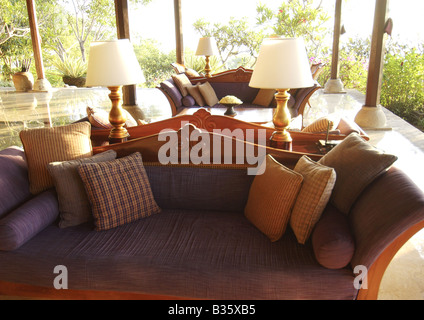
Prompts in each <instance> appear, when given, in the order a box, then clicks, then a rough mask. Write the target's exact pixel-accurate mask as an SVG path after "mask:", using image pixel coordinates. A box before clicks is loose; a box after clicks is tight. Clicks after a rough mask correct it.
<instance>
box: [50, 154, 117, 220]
mask: <svg viewBox="0 0 424 320" xmlns="http://www.w3.org/2000/svg"><path fill="white" fill-rule="evenodd" d="M115 158H116V152H115V151H114V150H108V151H106V152H102V153H99V154H96V155H94V156H92V157H88V158H83V159H77V160H70V161H63V162H52V163H50V164H49V165H48V167H47V169H48V171H49V173H50V175H51V176H52V178H53V181H54V185H55V187H56V192H57V195H58V200H59V211H60V221H59V227H61V228H66V227H71V226H76V225H78V224H81V223H84V222H87V221H92V220H93V215H92V214H91V206H90V202H89V201H88V198H87V193H86V191H85V188H84V184H83V182H82V180H81V178H80V176H79V174H78V170H77V168H78V167H79V166H80V165H81V164H83V163H97V162H102V161H109V160H113V159H115Z"/></svg>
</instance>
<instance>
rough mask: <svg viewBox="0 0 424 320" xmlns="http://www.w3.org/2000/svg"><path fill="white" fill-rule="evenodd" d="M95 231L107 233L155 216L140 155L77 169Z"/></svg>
mask: <svg viewBox="0 0 424 320" xmlns="http://www.w3.org/2000/svg"><path fill="white" fill-rule="evenodd" d="M78 173H79V174H80V176H81V179H82V181H83V183H84V186H85V189H86V191H87V196H88V199H89V201H90V204H91V209H92V213H93V216H94V225H95V230H97V231H100V230H108V229H111V228H115V227H118V226H120V225H123V224H126V223H130V222H133V221H135V220H138V219H141V218H145V217H149V216H151V215H153V214H156V213H159V212H160V208H159V206H158V205H157V203H156V201H155V199H154V197H153V193H152V190H151V187H150V182H149V179H148V177H147V173H146V170H145V169H144V166H143V161H142V158H141V154H140V153H139V152H136V153H133V154H131V155H129V156H127V157H124V158H119V159H115V160H111V161H105V162H99V163H84V164H82V165H81V166H79V167H78Z"/></svg>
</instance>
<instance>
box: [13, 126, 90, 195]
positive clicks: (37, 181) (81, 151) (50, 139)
mask: <svg viewBox="0 0 424 320" xmlns="http://www.w3.org/2000/svg"><path fill="white" fill-rule="evenodd" d="M90 134H91V125H90V123H88V122H87V121H84V122H78V123H73V124H69V125H66V126H59V127H53V128H41V129H28V130H23V131H21V132H20V134H19V136H20V138H21V141H22V144H23V146H24V150H25V156H26V159H27V163H28V178H29V183H30V192H31V193H32V194H37V193H40V192H41V191H44V190H47V189H49V188H52V187H54V183H53V178H52V177H51V176H50V174H49V172H48V171H47V165H48V164H49V163H50V162H54V161H67V160H74V159H80V158H85V157H89V156H91V155H92V146H91V140H90Z"/></svg>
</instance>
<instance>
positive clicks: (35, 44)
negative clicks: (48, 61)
mask: <svg viewBox="0 0 424 320" xmlns="http://www.w3.org/2000/svg"><path fill="white" fill-rule="evenodd" d="M26 5H27V11H28V21H29V28H30V30H31V42H32V50H33V52H34V62H35V69H36V71H37V78H38V79H37V80H36V81H35V83H34V86H33V90H34V91H49V90H50V89H51V85H50V83H49V82H48V81H47V79H45V75H44V65H43V54H42V52H41V38H40V34H39V32H38V24H37V15H36V11H35V3H34V1H33V0H26Z"/></svg>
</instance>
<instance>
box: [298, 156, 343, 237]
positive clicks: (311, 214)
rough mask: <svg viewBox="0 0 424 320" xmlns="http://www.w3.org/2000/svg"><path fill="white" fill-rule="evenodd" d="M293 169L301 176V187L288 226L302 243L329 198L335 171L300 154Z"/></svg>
mask: <svg viewBox="0 0 424 320" xmlns="http://www.w3.org/2000/svg"><path fill="white" fill-rule="evenodd" d="M294 171H296V172H299V173H300V174H301V175H302V176H303V183H302V187H301V189H300V191H299V195H298V196H297V199H296V203H295V205H294V207H293V211H292V214H291V217H290V226H291V228H292V229H293V231H294V234H295V235H296V238H297V241H299V243H301V244H304V243H305V242H306V241H307V240H308V239H309V236H310V235H311V233H312V230H313V228H314V227H315V224H316V223H317V222H318V220H319V218H320V217H321V214H322V212H323V210H324V208H325V206H326V205H327V203H328V200H329V199H330V196H331V192H332V190H333V187H334V184H335V182H336V172H335V171H334V169H333V168H329V167H326V166H323V165H322V164H319V163H317V162H315V161H313V160H311V159H310V158H308V157H307V156H302V158H300V159H299V161H298V162H297V164H296V166H295V168H294Z"/></svg>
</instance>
